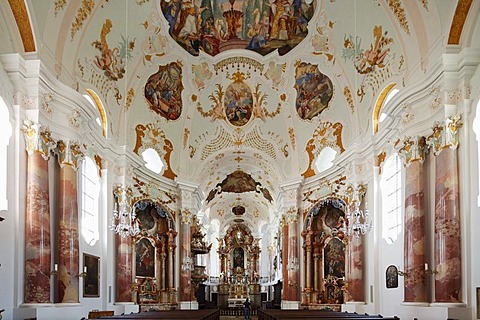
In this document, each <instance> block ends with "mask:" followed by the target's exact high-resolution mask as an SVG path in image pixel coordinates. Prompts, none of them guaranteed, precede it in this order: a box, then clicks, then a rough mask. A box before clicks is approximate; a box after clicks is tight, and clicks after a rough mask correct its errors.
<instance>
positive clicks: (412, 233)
mask: <svg viewBox="0 0 480 320" xmlns="http://www.w3.org/2000/svg"><path fill="white" fill-rule="evenodd" d="M399 154H400V156H401V157H402V158H403V160H404V164H405V166H406V169H405V228H404V269H405V281H404V301H405V302H427V299H428V297H427V282H426V277H425V261H427V260H426V257H425V249H426V247H425V241H426V239H425V196H424V191H425V178H424V176H425V171H424V165H423V163H424V161H425V155H426V145H425V139H424V138H423V137H421V138H418V139H411V138H407V139H405V141H404V142H403V146H402V148H401V149H400V150H399Z"/></svg>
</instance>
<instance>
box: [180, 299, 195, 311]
mask: <svg viewBox="0 0 480 320" xmlns="http://www.w3.org/2000/svg"><path fill="white" fill-rule="evenodd" d="M178 306H179V308H180V310H198V301H180V303H179V304H178Z"/></svg>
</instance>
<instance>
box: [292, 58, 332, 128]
mask: <svg viewBox="0 0 480 320" xmlns="http://www.w3.org/2000/svg"><path fill="white" fill-rule="evenodd" d="M295 89H296V90H297V100H296V104H295V107H296V109H297V113H298V115H299V116H300V118H302V119H304V120H311V119H312V118H314V117H316V116H317V115H319V114H320V113H321V112H322V111H323V110H325V109H326V108H327V107H328V103H329V102H330V100H331V99H332V96H333V84H332V80H330V78H329V77H327V76H326V75H324V74H323V73H321V72H320V70H318V67H317V65H314V64H310V63H306V62H301V63H298V64H297V68H296V71H295Z"/></svg>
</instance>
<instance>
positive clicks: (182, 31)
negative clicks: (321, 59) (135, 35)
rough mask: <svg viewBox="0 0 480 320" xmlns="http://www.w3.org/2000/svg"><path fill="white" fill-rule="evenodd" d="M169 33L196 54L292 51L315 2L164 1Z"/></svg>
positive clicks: (305, 34) (280, 0)
mask: <svg viewBox="0 0 480 320" xmlns="http://www.w3.org/2000/svg"><path fill="white" fill-rule="evenodd" d="M161 6H162V10H163V15H164V16H165V19H166V20H167V22H168V25H169V30H168V32H169V34H170V35H171V36H172V37H173V39H175V41H177V42H178V43H179V44H180V45H181V46H182V47H183V48H184V49H185V50H187V51H188V52H189V53H191V54H192V55H195V56H197V55H199V51H200V50H202V51H204V52H206V53H208V54H209V55H212V56H215V55H217V54H218V53H220V52H222V51H226V50H229V49H249V50H253V51H256V52H258V53H260V54H262V55H266V54H268V53H270V52H272V51H274V50H277V49H278V52H279V54H280V55H283V54H285V53H287V52H289V51H290V50H291V49H292V48H294V47H295V46H296V45H298V44H299V43H300V42H301V41H302V40H303V39H304V38H305V37H306V36H307V33H308V31H307V25H308V22H309V21H310V19H311V18H312V16H313V13H314V3H312V2H311V1H304V0H229V1H226V0H194V1H191V0H171V1H166V0H162V2H161Z"/></svg>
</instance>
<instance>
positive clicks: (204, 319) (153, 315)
mask: <svg viewBox="0 0 480 320" xmlns="http://www.w3.org/2000/svg"><path fill="white" fill-rule="evenodd" d="M100 319H117V320H139V319H150V320H152V319H162V320H177V319H185V320H188V319H196V320H219V319H220V310H212V309H210V310H167V311H147V312H140V313H131V314H123V315H115V316H110V317H101V318H100Z"/></svg>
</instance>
